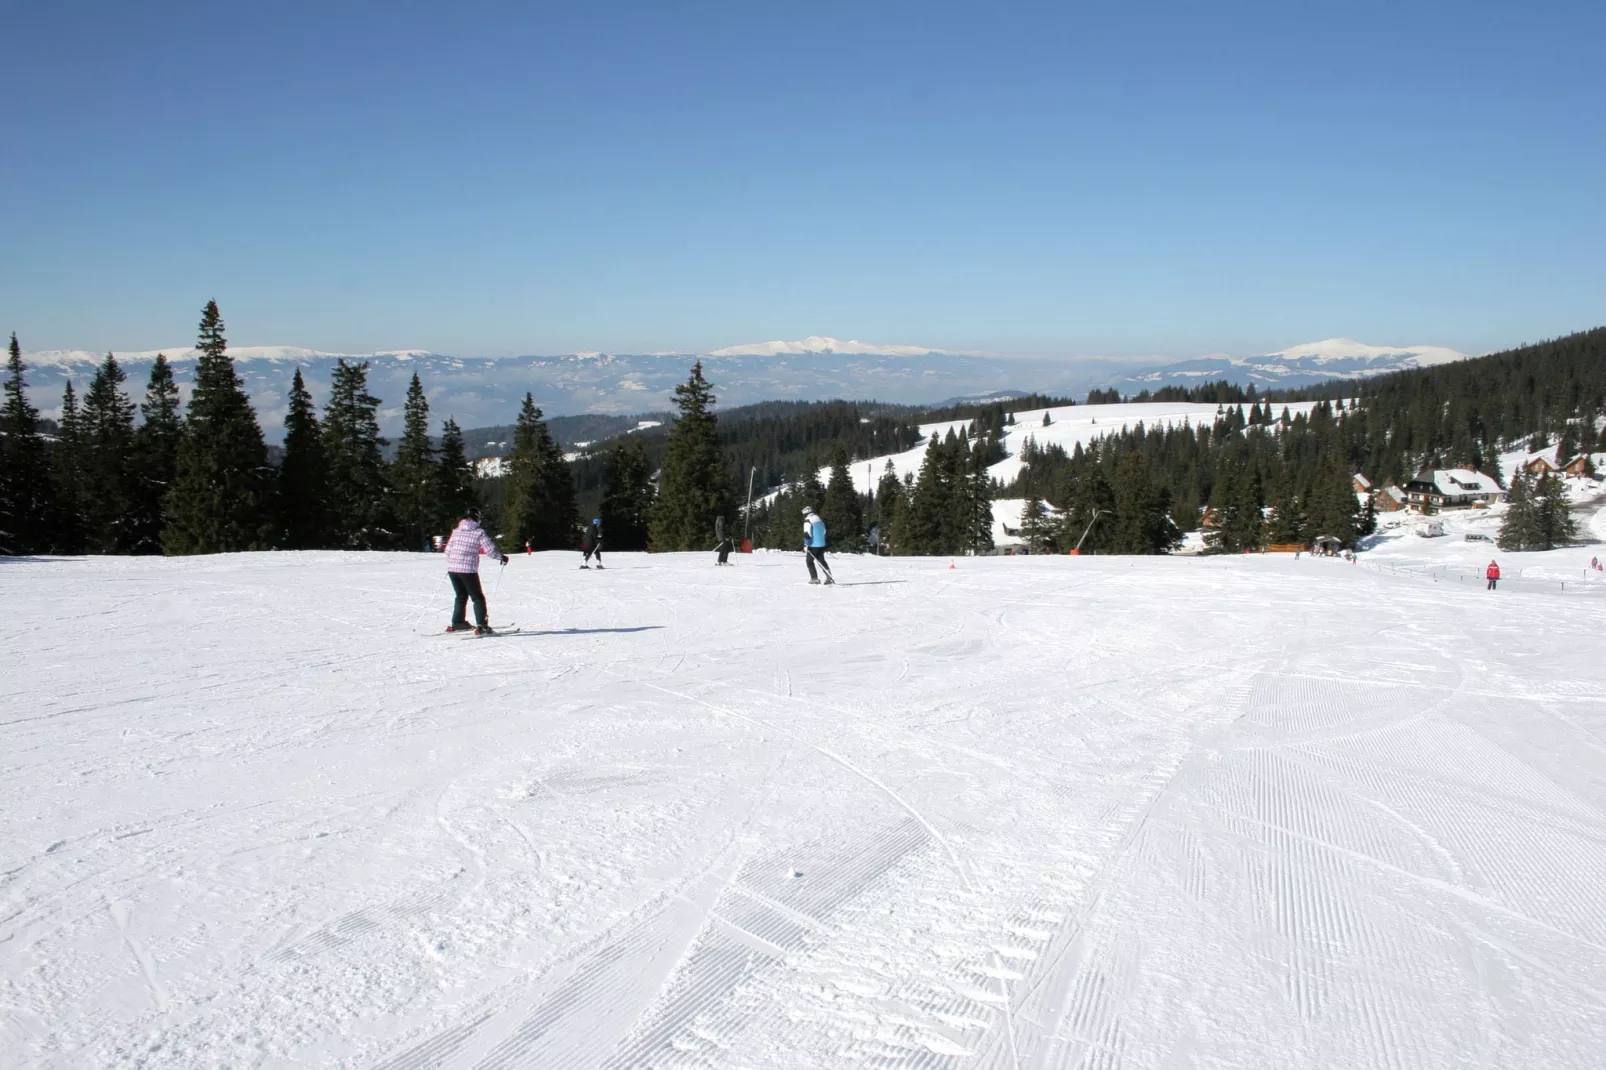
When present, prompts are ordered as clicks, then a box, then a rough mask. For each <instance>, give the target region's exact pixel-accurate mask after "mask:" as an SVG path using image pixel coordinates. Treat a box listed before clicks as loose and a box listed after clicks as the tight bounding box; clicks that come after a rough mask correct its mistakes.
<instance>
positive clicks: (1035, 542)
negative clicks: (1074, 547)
mask: <svg viewBox="0 0 1606 1070" xmlns="http://www.w3.org/2000/svg"><path fill="white" fill-rule="evenodd" d="M1020 536H1021V538H1022V539H1024V540H1025V541H1026V552H1027V553H1032V554H1051V553H1053V552H1054V523H1053V521H1052V520H1051V519H1050V517H1049V515H1048V513H1047V511H1046V510H1045V509H1044V508H1043V499H1042V498H1040V497H1039V496H1038V495H1036V494H1030V495H1028V496H1027V498H1026V504H1025V505H1024V506H1023V507H1022V508H1021V514H1020Z"/></svg>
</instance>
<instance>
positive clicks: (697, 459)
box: [649, 361, 736, 553]
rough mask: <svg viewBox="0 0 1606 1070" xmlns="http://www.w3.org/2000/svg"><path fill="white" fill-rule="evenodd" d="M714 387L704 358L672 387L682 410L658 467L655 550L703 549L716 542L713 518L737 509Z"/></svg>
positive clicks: (653, 530)
mask: <svg viewBox="0 0 1606 1070" xmlns="http://www.w3.org/2000/svg"><path fill="white" fill-rule="evenodd" d="M715 400H716V399H715V397H714V388H713V386H712V385H710V384H709V382H708V380H707V379H705V378H703V363H702V361H698V362H697V363H696V364H694V365H692V370H691V375H690V376H688V377H687V379H686V381H685V382H684V383H682V384H680V385H679V386H677V387H675V407H676V408H678V409H679V410H680V414H679V416H677V417H676V419H675V422H674V424H673V426H671V427H670V429H669V442H668V452H667V454H666V455H665V457H664V461H663V466H662V467H661V468H660V470H659V473H658V497H657V498H656V499H655V500H654V502H653V512H652V523H651V525H650V540H649V541H650V546H651V549H652V550H654V551H655V552H659V553H663V552H667V551H675V550H706V549H708V548H709V547H711V546H713V545H714V520H715V518H716V517H720V516H731V515H733V514H734V513H735V500H736V496H735V494H734V488H733V484H732V483H731V476H730V470H729V469H728V468H727V467H726V464H725V452H724V450H723V449H721V447H720V442H719V429H718V418H717V417H716V416H715V415H714V411H713V409H714V402H715Z"/></svg>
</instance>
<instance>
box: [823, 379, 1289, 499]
mask: <svg viewBox="0 0 1606 1070" xmlns="http://www.w3.org/2000/svg"><path fill="white" fill-rule="evenodd" d="M1315 404H1316V403H1315V402H1289V403H1288V404H1286V405H1279V406H1276V407H1275V412H1274V415H1281V414H1282V411H1283V409H1284V408H1286V409H1287V410H1288V413H1289V415H1290V416H1296V415H1299V414H1300V413H1309V412H1310V410H1311V409H1312V408H1314V407H1315ZM1045 415H1046V416H1047V417H1048V419H1049V423H1048V424H1047V426H1045V425H1044V424H1043V417H1044V416H1045ZM1215 418H1216V406H1215V405H1202V404H1194V403H1192V402H1187V401H1173V402H1145V403H1142V404H1138V403H1128V404H1120V405H1065V406H1057V407H1054V408H1050V409H1028V410H1023V411H1020V412H1017V413H1015V423H1014V424H1013V425H1012V426H1008V427H1005V428H1004V449H1005V450H1006V451H1007V452H1008V454H1009V456H1007V457H1005V458H1004V459H1003V460H1002V461H999V462H998V463H997V464H995V465H993V466H992V467H990V468H988V469H987V471H988V472H989V473H990V474H991V475H992V477H993V478H994V479H996V480H998V481H999V482H1000V483H1009V482H1011V481H1013V480H1014V479H1015V477H1016V476H1018V475H1020V470H1021V459H1020V454H1021V449H1022V447H1024V446H1025V444H1026V440H1027V439H1033V440H1035V441H1036V443H1037V444H1038V445H1039V446H1050V445H1054V446H1060V447H1062V448H1063V449H1064V450H1065V451H1066V452H1067V453H1070V452H1072V451H1073V450H1074V449H1075V447H1076V446H1077V445H1078V444H1080V445H1082V446H1083V447H1086V446H1087V444H1088V443H1090V442H1092V441H1093V440H1094V439H1096V438H1100V437H1102V436H1104V435H1110V434H1115V433H1118V432H1120V431H1122V430H1124V429H1127V428H1135V427H1136V426H1137V425H1138V424H1140V423H1141V424H1143V426H1144V427H1146V428H1150V429H1154V428H1160V427H1181V426H1185V425H1188V426H1194V427H1197V426H1198V425H1199V424H1201V423H1203V424H1205V425H1206V426H1208V425H1209V424H1210V423H1211V422H1213V421H1214V420H1215ZM971 423H972V421H969V420H948V421H944V422H941V423H931V424H921V425H920V434H921V439H920V442H919V443H918V444H917V445H915V446H914V447H913V448H911V449H908V450H905V451H904V452H902V453H895V454H890V455H887V456H882V457H872V458H870V459H869V460H859V461H855V462H854V463H853V465H852V466H851V467H850V469H849V473H850V474H851V475H852V476H853V485H854V486H855V487H857V488H858V489H859V492H860V493H862V494H867V493H870V492H871V491H873V490H874V489H875V484H876V483H877V482H878V481H879V480H880V479H881V476H882V474H883V473H884V472H885V471H886V464H887V462H888V461H891V462H892V467H893V470H894V471H896V472H897V473H898V476H899V478H902V477H903V476H905V475H907V474H911V473H912V474H914V475H916V476H918V475H919V474H920V465H921V462H922V461H924V460H925V456H926V448H927V446H928V445H929V444H930V442H931V436H932V435H936V436H938V437H939V438H941V437H943V436H946V435H947V434H948V432H949V431H956V432H957V431H958V430H959V429H960V428H961V427H966V428H968V427H970V425H971ZM819 475H820V481H821V482H822V483H824V482H827V481H829V479H830V478H831V469H830V467H829V466H826V467H823V468H821V469H820V473H819Z"/></svg>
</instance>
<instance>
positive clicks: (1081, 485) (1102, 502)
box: [1060, 465, 1115, 554]
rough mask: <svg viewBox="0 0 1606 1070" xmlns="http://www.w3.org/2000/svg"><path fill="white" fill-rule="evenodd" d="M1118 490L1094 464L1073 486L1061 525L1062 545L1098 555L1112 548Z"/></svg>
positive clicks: (1068, 548)
mask: <svg viewBox="0 0 1606 1070" xmlns="http://www.w3.org/2000/svg"><path fill="white" fill-rule="evenodd" d="M1114 519H1115V491H1114V490H1113V489H1111V487H1110V482H1109V480H1107V479H1105V478H1104V472H1103V471H1102V470H1101V469H1100V468H1099V467H1098V466H1097V465H1091V466H1089V467H1088V468H1087V470H1086V471H1085V472H1084V474H1082V475H1081V476H1080V477H1078V478H1076V479H1075V480H1074V481H1073V483H1072V484H1071V490H1070V493H1069V494H1068V495H1067V497H1066V508H1065V512H1064V515H1063V517H1062V519H1061V523H1060V531H1061V535H1060V544H1061V545H1062V546H1064V547H1065V548H1066V549H1067V550H1077V549H1078V548H1080V551H1079V552H1081V553H1084V554H1096V553H1102V552H1105V551H1107V550H1108V549H1109V547H1110V545H1111V540H1112V538H1113V533H1114V523H1113V521H1114Z"/></svg>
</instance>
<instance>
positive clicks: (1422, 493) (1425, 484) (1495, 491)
mask: <svg viewBox="0 0 1606 1070" xmlns="http://www.w3.org/2000/svg"><path fill="white" fill-rule="evenodd" d="M1503 497H1505V491H1503V490H1501V489H1500V484H1499V483H1496V482H1495V480H1494V477H1493V476H1489V475H1485V474H1484V473H1482V472H1474V471H1473V470H1472V469H1470V468H1434V469H1423V470H1422V471H1420V472H1418V473H1417V474H1416V476H1415V477H1414V478H1412V479H1411V480H1410V481H1409V482H1408V483H1406V484H1405V498H1406V501H1407V502H1408V503H1409V504H1411V505H1413V506H1416V507H1417V508H1422V507H1430V508H1445V509H1457V508H1467V507H1470V506H1474V505H1489V504H1490V503H1492V502H1498V501H1500V499H1501V498H1503Z"/></svg>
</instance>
